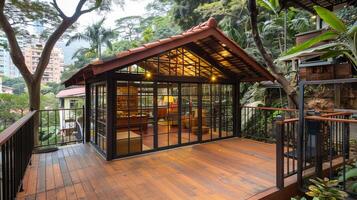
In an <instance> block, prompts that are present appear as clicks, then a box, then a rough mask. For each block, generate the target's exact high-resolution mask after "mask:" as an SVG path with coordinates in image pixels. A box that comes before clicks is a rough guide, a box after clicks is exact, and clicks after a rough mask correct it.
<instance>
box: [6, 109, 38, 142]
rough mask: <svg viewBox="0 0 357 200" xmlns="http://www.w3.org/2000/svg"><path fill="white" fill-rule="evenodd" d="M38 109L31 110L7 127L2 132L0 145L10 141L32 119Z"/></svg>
mask: <svg viewBox="0 0 357 200" xmlns="http://www.w3.org/2000/svg"><path fill="white" fill-rule="evenodd" d="M36 112H37V111H31V112H29V113H27V114H26V115H25V116H23V117H22V118H21V119H19V120H17V121H16V122H15V123H13V124H12V125H11V126H9V127H8V128H7V129H5V130H4V131H3V132H1V134H0V145H3V144H4V143H5V142H6V141H8V140H9V139H10V138H11V137H12V136H13V135H14V134H15V133H16V131H18V130H19V129H20V128H21V127H22V126H23V125H24V124H25V123H26V122H27V121H28V120H30V119H31V118H32V117H33V116H34V115H35V114H36Z"/></svg>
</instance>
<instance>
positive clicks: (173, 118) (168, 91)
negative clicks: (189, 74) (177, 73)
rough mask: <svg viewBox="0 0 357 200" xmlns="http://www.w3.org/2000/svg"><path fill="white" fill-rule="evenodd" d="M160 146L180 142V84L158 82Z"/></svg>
mask: <svg viewBox="0 0 357 200" xmlns="http://www.w3.org/2000/svg"><path fill="white" fill-rule="evenodd" d="M157 85H158V89H157V93H158V94H157V101H158V102H157V104H158V122H157V126H158V146H159V147H165V146H172V145H177V144H178V131H179V129H178V122H179V120H178V117H179V113H178V84H177V83H158V84H157Z"/></svg>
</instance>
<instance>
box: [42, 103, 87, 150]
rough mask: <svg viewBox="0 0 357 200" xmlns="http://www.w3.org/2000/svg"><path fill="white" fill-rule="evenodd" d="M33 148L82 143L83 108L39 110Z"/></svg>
mask: <svg viewBox="0 0 357 200" xmlns="http://www.w3.org/2000/svg"><path fill="white" fill-rule="evenodd" d="M39 118H40V120H39V127H38V138H37V143H36V145H35V148H41V147H48V146H54V147H57V146H63V145H67V144H75V143H81V142H83V136H84V134H83V127H84V119H85V118H84V107H81V108H70V109H64V108H60V109H50V110H39Z"/></svg>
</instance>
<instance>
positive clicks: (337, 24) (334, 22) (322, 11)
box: [314, 6, 347, 33]
mask: <svg viewBox="0 0 357 200" xmlns="http://www.w3.org/2000/svg"><path fill="white" fill-rule="evenodd" d="M314 9H315V11H316V13H317V14H318V15H319V16H320V17H321V19H323V20H324V22H326V23H327V24H328V25H329V26H330V27H331V28H333V29H334V30H336V31H338V32H340V33H344V32H346V31H347V27H346V25H345V24H344V23H343V22H342V21H341V20H340V19H339V18H338V17H337V16H336V15H335V14H334V13H333V12H331V11H329V10H327V9H326V8H323V7H320V6H314Z"/></svg>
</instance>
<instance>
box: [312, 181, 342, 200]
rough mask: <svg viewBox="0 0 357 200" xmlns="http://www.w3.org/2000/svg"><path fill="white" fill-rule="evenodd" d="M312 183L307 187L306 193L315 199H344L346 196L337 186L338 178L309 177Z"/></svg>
mask: <svg viewBox="0 0 357 200" xmlns="http://www.w3.org/2000/svg"><path fill="white" fill-rule="evenodd" d="M310 182H311V183H312V185H310V186H309V187H308V189H309V191H308V192H306V195H308V196H310V197H313V199H314V200H315V199H316V200H330V199H335V200H344V199H346V198H347V197H348V195H347V193H346V192H344V191H341V190H339V189H338V188H337V185H338V180H329V179H328V178H325V179H320V178H316V179H310Z"/></svg>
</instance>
